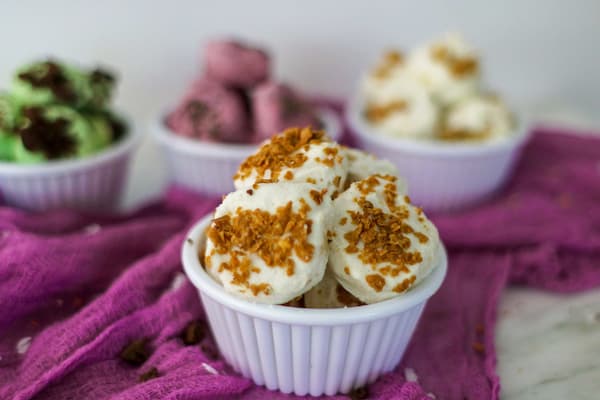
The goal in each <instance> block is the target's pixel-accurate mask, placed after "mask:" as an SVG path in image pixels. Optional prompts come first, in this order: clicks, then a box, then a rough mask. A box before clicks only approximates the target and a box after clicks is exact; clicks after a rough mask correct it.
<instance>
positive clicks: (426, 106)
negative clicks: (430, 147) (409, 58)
mask: <svg viewBox="0 0 600 400" xmlns="http://www.w3.org/2000/svg"><path fill="white" fill-rule="evenodd" d="M394 103H402V104H404V107H402V108H401V109H396V110H393V111H390V112H388V113H387V114H386V116H385V117H383V118H381V119H380V120H370V122H371V123H373V124H374V125H375V126H377V128H378V131H380V132H382V133H384V134H386V135H389V136H395V137H410V138H421V139H424V138H431V137H432V136H433V135H434V134H435V132H436V129H437V126H438V121H439V109H438V107H437V106H436V104H435V103H434V102H433V100H432V97H431V95H430V94H429V92H428V91H427V89H426V87H425V86H423V85H421V84H420V83H419V82H417V81H416V80H414V79H413V78H412V77H411V76H410V75H408V74H407V73H406V72H404V73H401V74H397V75H395V76H394V77H393V78H390V79H388V80H386V82H385V84H382V85H381V86H380V87H379V88H378V90H377V91H373V92H372V93H371V94H370V95H369V96H367V97H366V98H365V106H366V107H367V108H372V107H379V108H385V107H387V106H389V105H390V104H394Z"/></svg>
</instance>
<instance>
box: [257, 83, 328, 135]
mask: <svg viewBox="0 0 600 400" xmlns="http://www.w3.org/2000/svg"><path fill="white" fill-rule="evenodd" d="M252 113H253V116H254V135H255V140H257V141H263V140H266V139H269V138H270V137H271V136H273V135H274V134H276V133H278V132H281V131H283V130H284V129H286V128H289V127H292V126H309V125H311V126H313V127H315V128H317V127H320V125H321V124H320V122H319V120H318V118H317V117H316V115H315V113H314V110H313V107H311V106H310V104H308V102H307V101H306V100H305V99H304V98H302V97H301V96H300V95H298V94H297V93H296V92H294V91H293V90H292V89H291V88H290V87H289V86H287V85H284V84H281V83H277V82H266V83H263V84H261V85H260V86H258V87H256V89H254V91H253V93H252Z"/></svg>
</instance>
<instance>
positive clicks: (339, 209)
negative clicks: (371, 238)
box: [329, 176, 441, 304]
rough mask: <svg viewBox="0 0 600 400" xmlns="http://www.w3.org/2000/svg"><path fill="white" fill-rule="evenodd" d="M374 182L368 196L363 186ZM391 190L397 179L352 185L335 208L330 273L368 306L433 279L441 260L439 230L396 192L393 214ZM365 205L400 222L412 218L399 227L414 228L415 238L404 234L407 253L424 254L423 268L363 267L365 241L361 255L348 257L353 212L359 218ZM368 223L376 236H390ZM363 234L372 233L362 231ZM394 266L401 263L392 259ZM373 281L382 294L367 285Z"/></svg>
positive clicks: (407, 265)
mask: <svg viewBox="0 0 600 400" xmlns="http://www.w3.org/2000/svg"><path fill="white" fill-rule="evenodd" d="M373 179H375V180H376V181H375V185H373V187H372V191H371V192H369V193H368V194H366V195H365V194H364V193H363V191H362V190H361V184H362V185H364V183H365V182H367V181H371V182H373ZM390 184H391V185H392V187H393V188H395V184H394V183H393V178H391V177H381V176H374V177H370V178H367V180H363V181H359V182H355V183H353V184H352V185H351V186H350V187H349V188H348V189H347V190H346V191H345V192H344V193H342V194H341V195H340V196H339V197H338V198H337V199H335V200H334V202H333V210H332V213H333V216H332V226H331V228H330V229H331V230H332V231H333V233H334V235H333V238H332V241H331V242H330V244H329V248H330V250H329V251H330V257H329V267H330V268H331V269H332V271H333V273H334V274H335V276H336V278H337V280H338V282H339V283H340V284H341V285H342V286H343V287H344V288H345V289H346V290H347V291H348V292H350V293H351V294H353V295H354V296H355V297H357V298H358V299H359V300H361V301H363V302H364V303H367V304H371V303H376V302H380V301H383V300H387V299H390V298H392V297H395V296H398V295H401V294H402V293H403V292H404V291H405V290H409V289H410V287H412V286H414V285H417V284H418V283H419V282H420V281H421V280H423V279H424V278H425V277H427V276H428V275H429V273H430V272H431V271H432V269H433V268H434V267H435V266H436V265H437V264H438V261H439V257H440V246H441V242H440V239H439V235H438V232H437V229H436V228H435V226H434V225H433V224H432V223H431V222H430V221H429V220H428V219H427V218H426V217H425V214H424V213H423V212H422V211H421V210H420V209H418V208H417V207H415V206H413V205H411V204H409V203H408V202H407V200H406V198H405V196H404V195H402V194H401V193H400V191H398V190H396V191H397V192H398V195H397V196H396V198H395V202H394V206H395V207H398V208H397V210H396V211H393V212H392V211H391V210H390V207H388V204H386V190H388V192H389V188H390V186H389V185H390ZM386 186H387V189H386ZM362 188H364V186H362ZM388 194H389V193H388ZM361 199H362V200H366V201H368V202H370V203H371V204H372V206H373V208H375V209H380V210H382V211H383V213H384V214H387V215H390V214H392V213H394V214H393V215H396V216H397V215H400V214H401V213H407V214H408V215H407V216H406V218H404V219H401V221H402V222H403V224H406V225H408V226H409V227H410V228H412V230H414V232H413V233H406V234H405V236H406V237H407V238H408V239H409V241H410V244H409V246H408V247H407V248H406V249H405V250H404V251H406V252H410V253H415V252H418V253H420V258H421V260H420V261H419V262H416V263H403V264H400V263H398V261H394V262H387V261H386V262H377V263H375V264H371V263H368V262H364V261H363V260H361V259H360V258H359V255H360V254H361V252H362V251H363V250H364V248H365V246H364V244H365V242H364V241H363V239H362V237H363V236H361V239H360V240H359V241H358V243H356V247H357V248H358V252H352V251H349V249H348V246H349V245H350V244H351V243H350V242H349V241H348V240H347V238H346V237H345V235H346V234H348V233H349V232H351V231H354V230H355V228H356V225H355V224H354V223H353V219H352V217H351V214H350V213H349V211H355V212H361V206H360V205H359V201H360V200H361ZM398 210H400V211H398ZM370 221H371V222H370V223H372V224H374V226H375V229H376V230H378V231H379V232H386V231H385V229H386V228H380V227H381V225H379V224H378V223H377V224H376V223H375V222H374V221H375V220H374V219H371V220H370ZM396 221H397V220H396ZM417 233H418V234H422V235H424V236H425V237H426V241H421V240H419V237H418V236H417ZM363 234H368V233H366V231H365V230H364V229H363ZM381 246H383V244H381ZM394 260H397V258H394ZM386 269H387V271H386ZM374 275H376V276H377V280H379V281H380V282H381V283H382V284H381V285H380V287H379V288H378V289H377V288H375V287H374V285H373V284H372V283H371V284H370V283H369V280H370V279H373V276H374ZM371 282H372V281H371ZM375 286H377V285H375ZM399 288H402V289H399ZM395 289H396V290H395Z"/></svg>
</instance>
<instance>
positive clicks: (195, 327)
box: [180, 321, 206, 346]
mask: <svg viewBox="0 0 600 400" xmlns="http://www.w3.org/2000/svg"><path fill="white" fill-rule="evenodd" d="M205 336H206V325H205V324H204V323H203V322H201V321H192V322H190V323H189V324H187V326H186V327H185V329H184V330H183V332H182V333H181V336H180V337H181V340H182V341H183V344H185V345H186V346H190V345H193V344H198V343H200V341H201V340H202V339H204V337H205Z"/></svg>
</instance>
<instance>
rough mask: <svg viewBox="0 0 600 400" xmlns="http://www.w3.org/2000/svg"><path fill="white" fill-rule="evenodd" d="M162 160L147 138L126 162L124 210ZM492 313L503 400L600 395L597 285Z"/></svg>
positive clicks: (504, 303)
mask: <svg viewBox="0 0 600 400" xmlns="http://www.w3.org/2000/svg"><path fill="white" fill-rule="evenodd" d="M526 111H527V115H528V119H530V120H533V121H546V122H548V123H552V124H553V125H564V126H573V127H577V128H580V129H583V130H586V131H592V132H593V131H596V132H600V120H599V119H598V118H597V117H596V116H592V115H590V114H585V113H581V112H579V111H577V110H574V109H572V108H569V107H565V106H563V105H560V104H558V105H553V104H550V105H545V106H536V107H529V108H528V109H526ZM137 122H138V125H137V127H138V129H144V128H145V126H144V124H143V122H142V121H137ZM163 165H164V164H163V160H162V157H161V154H160V151H159V149H158V148H157V147H156V146H155V144H154V143H153V141H152V140H151V138H149V137H148V138H146V140H145V141H144V142H143V144H142V146H141V148H140V150H139V152H138V153H137V155H136V158H135V161H134V163H133V166H132V174H131V182H130V185H129V186H128V192H127V194H126V197H125V206H126V207H131V206H133V205H136V204H139V203H140V201H143V200H144V199H148V198H152V197H157V196H159V195H160V193H161V192H162V190H163V189H164V186H165V182H166V178H167V175H166V171H165V170H164V167H163ZM498 316H499V320H498V325H497V330H496V334H497V337H496V346H497V351H498V373H499V375H500V378H501V384H502V391H501V398H502V399H503V400H567V399H569V400H600V289H596V290H592V291H589V292H586V293H582V294H575V295H556V294H550V293H545V292H539V291H535V290H530V289H523V288H508V289H507V290H506V291H505V293H504V295H503V297H502V300H501V304H500V306H499V310H498Z"/></svg>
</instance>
